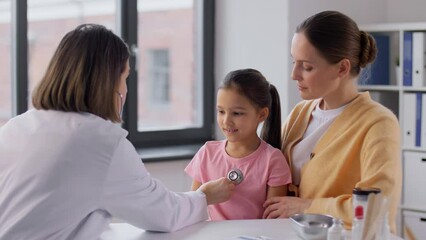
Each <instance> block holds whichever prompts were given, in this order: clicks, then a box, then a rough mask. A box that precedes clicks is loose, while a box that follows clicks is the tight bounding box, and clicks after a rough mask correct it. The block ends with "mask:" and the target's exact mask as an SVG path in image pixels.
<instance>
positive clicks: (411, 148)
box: [402, 147, 426, 153]
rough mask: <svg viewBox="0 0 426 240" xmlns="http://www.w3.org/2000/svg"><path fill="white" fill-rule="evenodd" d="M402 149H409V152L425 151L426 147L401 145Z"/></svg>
mask: <svg viewBox="0 0 426 240" xmlns="http://www.w3.org/2000/svg"><path fill="white" fill-rule="evenodd" d="M402 151H410V152H421V153H424V152H426V149H424V148H420V147H402Z"/></svg>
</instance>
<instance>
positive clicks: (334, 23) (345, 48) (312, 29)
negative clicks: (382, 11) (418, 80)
mask: <svg viewBox="0 0 426 240" xmlns="http://www.w3.org/2000/svg"><path fill="white" fill-rule="evenodd" d="M296 33H303V34H304V35H305V37H306V38H307V39H308V41H309V42H310V43H311V44H312V45H313V46H314V47H315V48H316V49H317V50H318V51H319V52H320V54H321V55H322V56H323V57H324V58H325V59H326V60H327V61H328V62H329V63H331V64H335V63H338V62H339V61H341V60H342V59H345V58H346V59H348V60H349V61H350V63H351V67H352V68H351V72H350V73H351V75H353V76H357V75H358V74H359V73H360V70H361V68H364V67H365V66H367V64H369V63H371V62H373V61H374V59H375V58H376V55H377V48H376V42H375V40H374V38H373V37H372V36H371V35H370V34H369V33H367V32H364V31H360V30H359V28H358V26H357V24H356V23H355V21H353V20H352V19H351V18H349V17H348V16H346V15H344V14H342V13H340V12H337V11H324V12H320V13H317V14H315V15H313V16H311V17H309V18H307V19H306V20H305V21H303V22H302V23H301V24H300V25H299V26H297V28H296Z"/></svg>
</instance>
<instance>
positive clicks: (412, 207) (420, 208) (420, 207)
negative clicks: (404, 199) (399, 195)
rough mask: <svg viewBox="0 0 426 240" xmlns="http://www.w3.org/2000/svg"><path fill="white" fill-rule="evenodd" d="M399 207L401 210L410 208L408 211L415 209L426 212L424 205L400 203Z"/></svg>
mask: <svg viewBox="0 0 426 240" xmlns="http://www.w3.org/2000/svg"><path fill="white" fill-rule="evenodd" d="M399 208H400V209H401V210H410V211H416V212H424V213H426V206H408V205H400V206H399Z"/></svg>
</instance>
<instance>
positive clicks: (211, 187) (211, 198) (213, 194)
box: [199, 177, 235, 205]
mask: <svg viewBox="0 0 426 240" xmlns="http://www.w3.org/2000/svg"><path fill="white" fill-rule="evenodd" d="M234 189H235V185H234V184H233V183H232V182H231V181H229V180H228V179H227V178H225V177H222V178H219V179H217V180H213V181H210V182H206V183H204V184H203V185H201V186H200V188H199V190H201V191H202V192H203V193H204V194H206V199H207V205H210V204H216V203H221V202H225V201H227V200H228V199H229V198H230V197H231V195H232V193H233V192H234Z"/></svg>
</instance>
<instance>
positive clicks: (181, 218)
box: [0, 110, 208, 240]
mask: <svg viewBox="0 0 426 240" xmlns="http://www.w3.org/2000/svg"><path fill="white" fill-rule="evenodd" d="M126 135H127V131H125V130H124V129H122V128H121V127H120V126H119V125H117V124H113V123H111V122H109V121H106V120H104V119H102V118H99V117H97V116H95V115H92V114H88V113H67V112H60V111H52V110H51V111H45V110H29V111H28V112H26V113H24V114H22V115H20V116H17V117H15V118H13V119H11V120H10V121H9V122H8V123H7V124H5V125H4V126H3V127H1V128H0V239H2V240H3V239H4V240H10V239H13V240H20V239H23V240H28V239H35V240H36V239H43V240H44V239H55V240H57V239H84V240H87V239H97V238H98V237H99V236H100V235H101V233H102V232H103V231H104V230H105V229H106V228H107V226H108V224H109V222H110V219H111V217H112V216H114V217H116V218H119V219H122V220H124V221H126V222H128V223H130V224H132V225H134V226H136V227H139V228H143V229H147V230H155V231H174V230H177V229H180V228H182V227H185V226H187V225H190V224H193V223H196V222H199V221H202V220H205V219H207V217H208V215H207V208H206V207H207V203H206V199H205V196H204V194H202V193H199V192H187V193H174V192H171V191H169V190H167V189H166V188H165V187H164V186H163V185H162V184H161V183H160V182H159V181H157V180H155V179H153V178H152V177H151V176H150V174H149V173H148V172H147V170H146V169H145V167H144V165H143V163H142V162H141V159H140V156H139V155H138V154H137V152H136V150H135V149H134V147H133V146H132V144H131V143H130V142H129V141H128V140H127V139H126Z"/></svg>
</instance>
